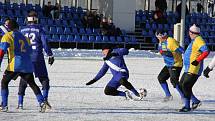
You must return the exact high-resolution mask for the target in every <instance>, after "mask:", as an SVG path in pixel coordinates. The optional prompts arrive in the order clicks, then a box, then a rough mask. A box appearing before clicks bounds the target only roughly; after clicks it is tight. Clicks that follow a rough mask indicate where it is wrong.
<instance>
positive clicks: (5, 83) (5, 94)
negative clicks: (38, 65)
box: [0, 71, 18, 111]
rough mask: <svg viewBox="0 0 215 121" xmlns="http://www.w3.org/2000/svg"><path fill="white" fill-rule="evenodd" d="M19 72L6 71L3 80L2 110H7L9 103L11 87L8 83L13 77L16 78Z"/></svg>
mask: <svg viewBox="0 0 215 121" xmlns="http://www.w3.org/2000/svg"><path fill="white" fill-rule="evenodd" d="M17 74H18V73H15V72H11V71H5V72H4V75H3V78H2V80H1V96H2V105H1V109H0V110H1V111H7V110H8V108H7V105H8V95H9V89H8V84H9V82H10V81H11V79H12V78H14V77H15V76H16V75H17Z"/></svg>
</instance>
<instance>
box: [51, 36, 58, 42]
mask: <svg viewBox="0 0 215 121" xmlns="http://www.w3.org/2000/svg"><path fill="white" fill-rule="evenodd" d="M52 41H53V42H59V41H60V38H59V36H58V35H57V34H53V35H52Z"/></svg>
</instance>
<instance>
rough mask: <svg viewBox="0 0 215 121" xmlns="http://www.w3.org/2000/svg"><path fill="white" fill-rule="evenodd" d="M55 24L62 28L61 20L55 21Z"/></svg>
mask: <svg viewBox="0 0 215 121" xmlns="http://www.w3.org/2000/svg"><path fill="white" fill-rule="evenodd" d="M54 23H55V25H56V26H62V24H61V20H60V19H56V20H54Z"/></svg>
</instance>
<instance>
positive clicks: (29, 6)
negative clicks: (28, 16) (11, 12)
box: [26, 4, 34, 11]
mask: <svg viewBox="0 0 215 121" xmlns="http://www.w3.org/2000/svg"><path fill="white" fill-rule="evenodd" d="M33 9H34V8H33V5H32V4H26V10H28V11H30V10H33Z"/></svg>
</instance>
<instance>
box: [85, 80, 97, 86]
mask: <svg viewBox="0 0 215 121" xmlns="http://www.w3.org/2000/svg"><path fill="white" fill-rule="evenodd" d="M95 82H96V80H95V79H93V80H90V81H89V82H87V83H86V85H91V84H93V83H95Z"/></svg>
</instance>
